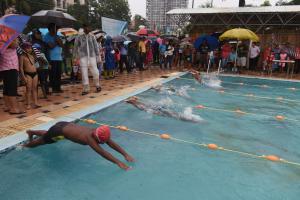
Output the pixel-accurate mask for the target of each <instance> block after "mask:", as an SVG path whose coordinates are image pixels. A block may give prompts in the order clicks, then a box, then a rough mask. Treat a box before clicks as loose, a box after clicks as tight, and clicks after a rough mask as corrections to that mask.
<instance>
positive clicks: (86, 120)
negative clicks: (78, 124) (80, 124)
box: [84, 119, 97, 124]
mask: <svg viewBox="0 0 300 200" xmlns="http://www.w3.org/2000/svg"><path fill="white" fill-rule="evenodd" d="M84 122H86V123H88V124H96V123H97V122H96V121H95V120H92V119H85V120H84Z"/></svg>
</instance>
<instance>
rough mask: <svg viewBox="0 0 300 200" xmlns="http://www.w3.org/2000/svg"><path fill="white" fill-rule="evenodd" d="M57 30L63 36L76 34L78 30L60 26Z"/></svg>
mask: <svg viewBox="0 0 300 200" xmlns="http://www.w3.org/2000/svg"><path fill="white" fill-rule="evenodd" d="M58 32H60V33H62V34H63V35H64V36H71V35H78V31H76V30H75V29H73V28H60V29H58Z"/></svg>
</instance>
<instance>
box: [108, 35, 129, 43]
mask: <svg viewBox="0 0 300 200" xmlns="http://www.w3.org/2000/svg"><path fill="white" fill-rule="evenodd" d="M128 40H129V38H127V37H126V36H124V35H117V36H115V37H113V38H112V41H113V42H125V41H128Z"/></svg>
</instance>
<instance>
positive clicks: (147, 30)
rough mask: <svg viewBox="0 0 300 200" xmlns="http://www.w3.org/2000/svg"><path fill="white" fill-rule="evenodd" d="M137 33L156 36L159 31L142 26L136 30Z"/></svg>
mask: <svg viewBox="0 0 300 200" xmlns="http://www.w3.org/2000/svg"><path fill="white" fill-rule="evenodd" d="M136 34H137V35H144V36H150V37H151V36H152V37H153V36H158V35H159V33H158V32H157V31H154V30H149V29H146V28H142V29H140V30H139V31H137V32H136Z"/></svg>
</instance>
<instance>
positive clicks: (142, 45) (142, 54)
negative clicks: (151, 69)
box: [138, 37, 146, 71]
mask: <svg viewBox="0 0 300 200" xmlns="http://www.w3.org/2000/svg"><path fill="white" fill-rule="evenodd" d="M145 40H146V38H145V37H142V38H141V39H140V41H139V43H138V52H139V64H138V67H139V70H140V71H142V70H144V63H145V59H146V44H145Z"/></svg>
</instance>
